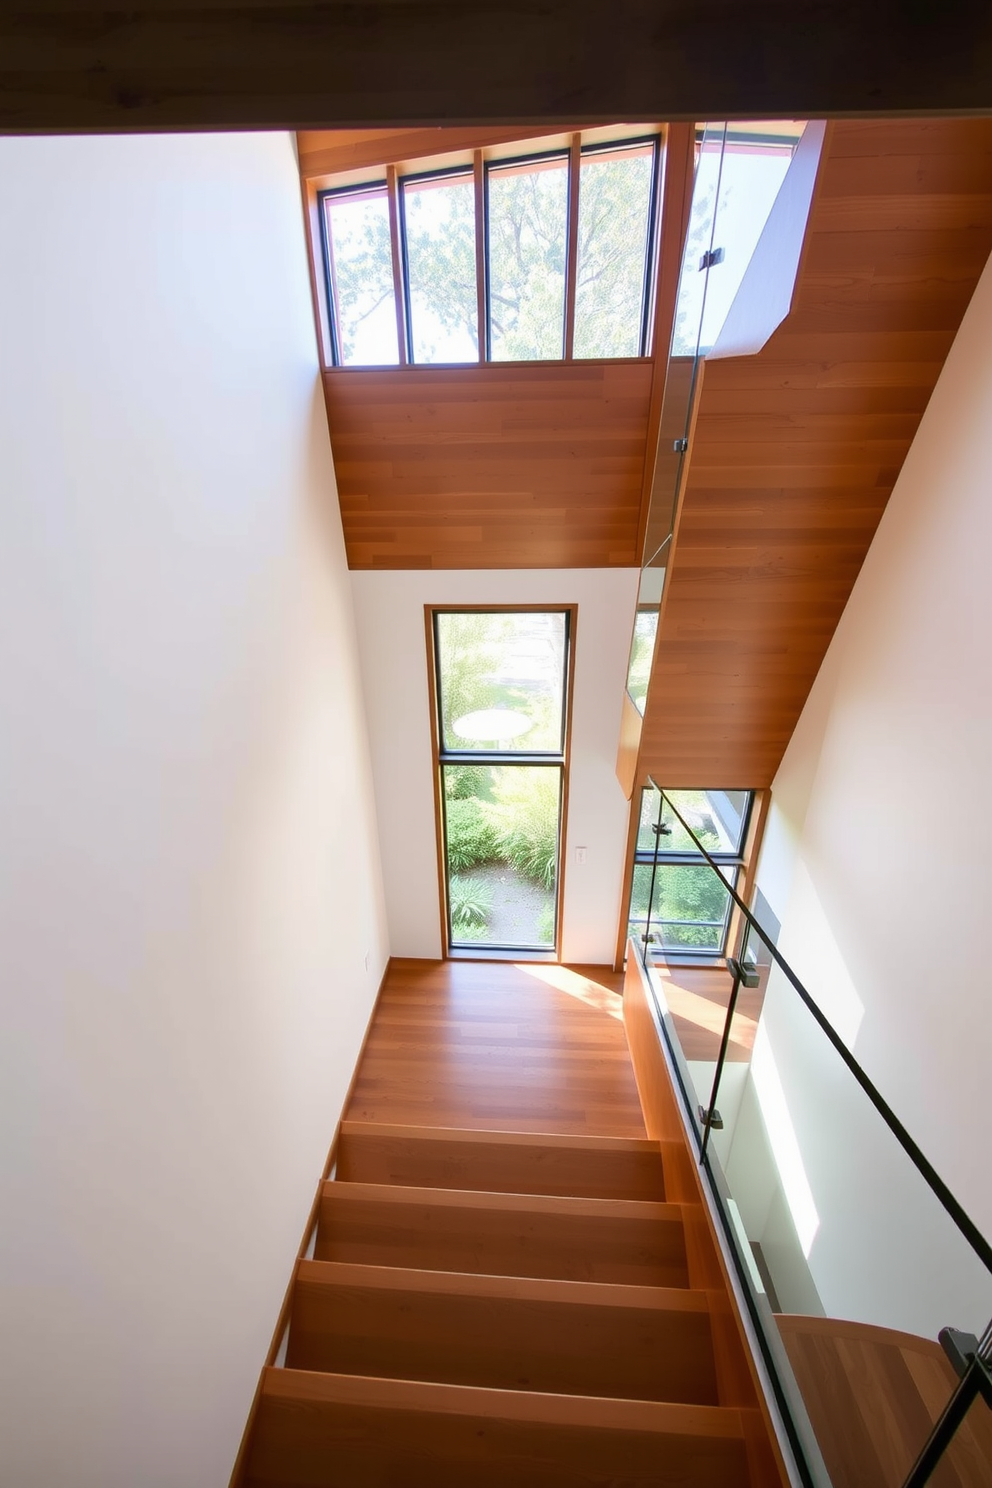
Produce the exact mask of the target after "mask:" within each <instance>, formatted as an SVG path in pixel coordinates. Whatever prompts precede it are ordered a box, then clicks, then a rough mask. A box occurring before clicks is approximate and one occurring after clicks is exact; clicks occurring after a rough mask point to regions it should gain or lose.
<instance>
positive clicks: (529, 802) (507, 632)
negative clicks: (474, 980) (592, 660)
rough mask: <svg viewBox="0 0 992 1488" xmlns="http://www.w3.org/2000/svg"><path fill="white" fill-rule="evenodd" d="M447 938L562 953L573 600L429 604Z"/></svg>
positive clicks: (456, 943)
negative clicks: (556, 604)
mask: <svg viewBox="0 0 992 1488" xmlns="http://www.w3.org/2000/svg"><path fill="white" fill-rule="evenodd" d="M429 618H430V641H431V650H432V658H431V672H432V679H433V692H434V715H435V716H434V730H435V741H436V759H437V781H438V814H439V822H440V840H441V878H442V882H443V886H444V904H445V930H446V938H447V944H448V947H449V949H451V950H455V951H459V950H460V951H470V950H472V949H481V948H488V949H491V950H505V951H513V952H516V953H520V952H527V951H535V952H537V951H539V952H554V951H555V950H556V949H557V947H558V936H559V907H560V899H561V872H560V865H561V847H562V815H563V804H564V799H565V783H566V767H567V754H568V699H569V678H570V674H571V646H572V640H573V636H574V610H573V609H571V608H568V609H512V610H477V609H458V610H447V609H446V610H433V611H431V612H430V614H429Z"/></svg>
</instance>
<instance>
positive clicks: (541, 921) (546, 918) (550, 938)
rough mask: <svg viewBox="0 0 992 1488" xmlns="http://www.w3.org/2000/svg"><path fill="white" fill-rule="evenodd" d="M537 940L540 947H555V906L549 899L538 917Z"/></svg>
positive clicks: (542, 906)
mask: <svg viewBox="0 0 992 1488" xmlns="http://www.w3.org/2000/svg"><path fill="white" fill-rule="evenodd" d="M537 939H538V942H539V944H540V945H553V944H554V939H555V906H554V901H553V900H551V899H549V900H548V902H547V904H542V905H541V908H540V912H539V913H538V916H537Z"/></svg>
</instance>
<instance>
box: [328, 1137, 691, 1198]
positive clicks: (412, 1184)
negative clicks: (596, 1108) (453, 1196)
mask: <svg viewBox="0 0 992 1488" xmlns="http://www.w3.org/2000/svg"><path fill="white" fill-rule="evenodd" d="M337 1178H338V1179H339V1180H340V1181H343V1182H352V1183H391V1184H399V1185H401V1186H404V1187H409V1188H452V1189H467V1190H484V1191H485V1192H488V1193H529V1194H561V1195H565V1196H571V1197H574V1198H602V1199H649V1200H654V1201H661V1200H664V1197H665V1179H664V1172H663V1170H662V1164H661V1154H660V1153H659V1152H657V1151H650V1150H648V1151H643V1152H596V1151H583V1150H581V1149H580V1150H575V1149H569V1148H563V1149H557V1148H555V1147H553V1146H548V1147H541V1146H532V1147H516V1146H507V1147H500V1146H498V1145H495V1144H492V1143H485V1144H483V1143H480V1144H478V1145H474V1144H473V1143H471V1142H470V1141H469V1142H466V1141H451V1142H443V1141H437V1140H433V1141H429V1142H428V1141H419V1140H418V1139H417V1138H405V1137H380V1136H350V1135H342V1137H341V1141H340V1144H339V1147H338V1164H337Z"/></svg>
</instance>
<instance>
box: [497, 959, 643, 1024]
mask: <svg viewBox="0 0 992 1488" xmlns="http://www.w3.org/2000/svg"><path fill="white" fill-rule="evenodd" d="M516 968H517V970H518V971H525V972H526V973H527V975H528V976H532V977H536V978H537V980H538V981H539V982H544V983H545V984H546V985H547V986H549V987H554V988H555V990H556V991H557V992H567V993H568V995H569V997H575V998H577V999H578V1001H579V1002H584V1003H585V1005H586V1007H591V1008H595V1009H596V1011H597V1012H599V1013H609V1015H610V1017H611V1018H619V1019H621V1020H622V1019H623V998H622V997H621V996H620V994H619V993H618V992H611V991H610V990H609V989H608V988H607V987H601V986H600V985H599V983H598V982H593V981H590V979H589V977H584V976H580V975H579V973H578V972H577V971H569V969H568V967H567V966H552V965H544V966H542V965H539V964H537V963H535V962H523V961H521V962H517V963H516Z"/></svg>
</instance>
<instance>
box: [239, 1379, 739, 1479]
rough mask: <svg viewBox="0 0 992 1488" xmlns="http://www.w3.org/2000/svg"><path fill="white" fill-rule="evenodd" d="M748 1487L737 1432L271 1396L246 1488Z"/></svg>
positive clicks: (260, 1421)
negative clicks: (604, 1425) (714, 1433)
mask: <svg viewBox="0 0 992 1488" xmlns="http://www.w3.org/2000/svg"><path fill="white" fill-rule="evenodd" d="M399 1484H401V1485H402V1488H467V1485H469V1484H471V1488H509V1485H510V1484H512V1485H513V1488H747V1484H748V1470H747V1463H746V1458H745V1451H744V1445H743V1442H742V1441H740V1440H738V1439H733V1438H723V1439H721V1438H714V1437H706V1436H669V1435H666V1434H664V1433H661V1432H659V1433H653V1432H625V1431H610V1430H596V1429H588V1428H584V1427H583V1426H581V1425H570V1426H568V1427H562V1426H558V1425H541V1424H533V1423H521V1422H515V1421H501V1420H498V1419H492V1418H490V1417H486V1416H460V1417H452V1416H447V1415H445V1416H436V1415H432V1414H428V1413H421V1412H411V1411H403V1410H396V1411H390V1410H382V1409H369V1408H364V1407H360V1406H355V1405H342V1406H338V1405H324V1404H321V1405H314V1404H311V1403H307V1404H306V1405H303V1406H301V1405H297V1404H293V1403H290V1402H286V1401H269V1400H263V1402H262V1405H261V1407H260V1410H259V1415H258V1421H257V1425H256V1429H255V1438H254V1442H253V1451H252V1458H251V1462H250V1465H249V1473H248V1478H247V1484H246V1488H290V1485H292V1488H304V1485H305V1488H396V1485H399Z"/></svg>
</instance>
